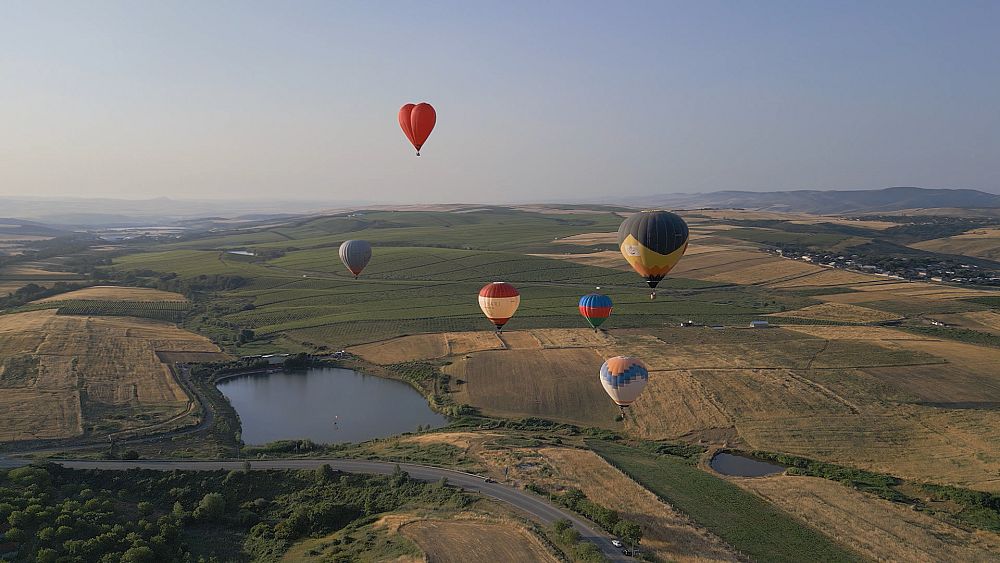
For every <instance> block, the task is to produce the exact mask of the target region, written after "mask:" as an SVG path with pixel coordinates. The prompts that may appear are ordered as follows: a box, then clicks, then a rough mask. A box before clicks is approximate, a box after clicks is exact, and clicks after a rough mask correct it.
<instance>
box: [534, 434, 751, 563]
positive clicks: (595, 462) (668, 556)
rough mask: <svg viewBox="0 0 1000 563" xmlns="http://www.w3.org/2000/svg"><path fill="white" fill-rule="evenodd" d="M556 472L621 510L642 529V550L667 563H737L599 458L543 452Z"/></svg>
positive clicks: (712, 539) (558, 479) (562, 450)
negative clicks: (708, 562)
mask: <svg viewBox="0 0 1000 563" xmlns="http://www.w3.org/2000/svg"><path fill="white" fill-rule="evenodd" d="M539 453H540V454H541V456H542V457H543V458H544V460H545V461H546V462H547V463H548V466H549V467H550V468H552V469H553V470H554V471H555V472H556V477H554V478H553V479H552V480H553V481H555V482H556V483H557V484H559V485H562V486H564V487H575V488H578V489H580V490H582V491H583V492H584V494H586V495H587V497H589V498H590V499H592V500H593V501H594V502H597V503H598V504H601V505H603V506H606V507H608V508H611V509H614V510H617V511H618V512H619V513H620V514H621V515H622V517H623V518H625V519H627V520H631V521H633V522H636V523H638V524H639V525H641V526H642V528H643V538H642V546H643V547H644V548H645V549H646V550H649V551H652V552H653V553H655V554H656V555H657V556H659V557H660V558H662V559H664V560H667V561H734V560H737V559H738V558H737V555H736V554H735V553H734V552H733V551H732V550H730V549H729V548H728V547H727V546H726V545H725V544H724V543H723V542H722V541H721V540H719V538H717V537H715V536H714V535H712V534H711V533H709V532H708V531H706V530H702V529H699V528H697V527H695V526H694V525H693V524H692V523H691V521H690V520H688V518H687V517H686V516H685V515H684V514H682V513H680V512H678V511H677V510H675V509H674V508H673V507H672V506H670V505H668V504H666V503H664V502H662V501H661V500H659V499H658V498H657V497H656V495H654V494H653V493H651V492H649V491H647V490H646V489H644V488H643V487H642V486H641V485H639V484H638V483H636V482H635V481H632V480H631V479H630V478H628V477H627V476H626V475H625V474H624V473H622V472H621V471H618V470H617V469H615V468H614V467H612V466H611V465H609V464H608V463H607V462H605V461H604V460H603V459H601V458H600V457H599V456H598V455H597V454H595V453H593V452H591V451H585V450H574V449H568V448H546V449H543V450H541V451H540V452H539Z"/></svg>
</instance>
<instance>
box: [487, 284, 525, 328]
mask: <svg viewBox="0 0 1000 563" xmlns="http://www.w3.org/2000/svg"><path fill="white" fill-rule="evenodd" d="M520 304H521V294H520V293H518V291H517V288H515V287H514V286H512V285H510V284H509V283H507V282H493V283H488V284H486V285H484V286H483V288H482V289H480V290H479V308H480V309H482V310H483V314H484V315H486V318H487V319H489V320H490V322H492V323H493V324H494V325H495V326H496V327H497V330H500V329H501V328H503V325H505V324H507V321H509V320H510V318H511V317H513V316H514V312H515V311H517V306H518V305H520Z"/></svg>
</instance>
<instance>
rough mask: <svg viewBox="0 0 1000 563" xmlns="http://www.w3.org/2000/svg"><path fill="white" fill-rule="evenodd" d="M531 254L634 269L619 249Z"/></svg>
mask: <svg viewBox="0 0 1000 563" xmlns="http://www.w3.org/2000/svg"><path fill="white" fill-rule="evenodd" d="M529 256H539V257H541V258H552V259H555V260H566V261H567V262H573V263H575V264H583V265H584V266H597V267H600V268H614V269H616V270H628V271H632V267H631V266H629V265H628V262H626V261H625V259H624V258H622V253H621V252H618V251H617V250H602V251H600V252H590V253H587V254H529Z"/></svg>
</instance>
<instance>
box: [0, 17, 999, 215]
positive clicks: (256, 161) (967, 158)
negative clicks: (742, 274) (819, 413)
mask: <svg viewBox="0 0 1000 563" xmlns="http://www.w3.org/2000/svg"><path fill="white" fill-rule="evenodd" d="M998 24H1000V4H997V3H994V2H972V1H969V2H956V3H948V4H938V3H931V2H884V3H879V4H877V5H871V4H868V3H838V4H836V5H828V4H825V3H819V2H771V3H767V4H766V5H759V6H751V5H738V4H729V3H720V2H706V3H699V4H696V5H695V4H683V3H673V2H669V3H668V2H655V3H641V2H632V3H628V4H626V5H624V6H621V5H619V6H614V7H612V6H609V5H606V4H600V3H582V2H580V3H572V4H571V3H568V2H562V3H558V4H557V3H552V4H546V5H536V4H533V3H503V4H499V3H497V4H490V5H480V4H476V5H466V4H463V3H449V2H427V3H421V4H411V3H379V4H370V3H336V4H332V3H319V2H317V3H313V2H298V3H295V4H289V5H281V6H278V5H271V4H267V3H226V2H223V3H217V4H211V5H206V4H203V3H197V2H172V3H164V4H161V5H152V4H142V5H139V4H127V3H119V2H95V3H88V4H86V5H83V4H75V3H69V2H49V3H44V4H43V3H23V4H17V5H12V6H8V7H7V9H6V10H5V16H4V19H3V21H0V64H2V65H3V68H4V69H5V72H4V73H2V74H0V123H3V124H4V126H3V130H2V131H3V134H2V135H0V196H45V197H87V198H113V199H132V200H143V199H152V198H157V197H170V198H171V199H175V200H223V201H224V200H227V199H237V198H238V199H241V200H244V201H254V202H257V201H260V202H266V201H306V202H309V201H329V202H339V201H363V202H370V203H372V204H380V203H399V204H405V203H450V202H467V203H482V202H493V203H512V202H524V203H528V202H539V201H579V200H592V199H594V198H601V197H605V196H612V197H613V196H614V195H615V194H620V195H623V196H628V195H643V194H656V193H703V192H710V191H718V190H747V191H780V190H796V189H879V188H881V187H888V186H921V187H929V188H936V187H940V188H967V189H978V190H982V191H986V192H991V193H1000V161H998V159H996V155H997V154H1000V102H998V101H997V100H998V99H1000V38H998V37H997V36H996V34H995V30H996V29H997V27H998ZM411 101H412V102H418V101H428V102H431V103H432V104H434V105H435V107H436V108H437V111H438V125H437V128H436V129H435V131H434V133H433V134H432V135H431V137H430V139H429V141H428V142H427V144H426V146H425V149H424V151H423V154H424V156H422V157H420V158H416V157H415V156H414V155H413V151H412V148H411V147H410V146H409V145H408V144H407V142H406V141H405V139H404V138H403V135H402V133H401V131H400V130H399V127H398V125H397V123H396V111H397V109H398V108H399V106H400V105H402V104H403V103H406V102H411ZM2 215H3V213H2V212H0V216H2Z"/></svg>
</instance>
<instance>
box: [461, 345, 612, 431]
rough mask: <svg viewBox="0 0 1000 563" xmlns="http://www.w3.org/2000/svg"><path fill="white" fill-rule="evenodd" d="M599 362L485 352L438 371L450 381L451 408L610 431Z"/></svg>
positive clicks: (576, 356)
mask: <svg viewBox="0 0 1000 563" xmlns="http://www.w3.org/2000/svg"><path fill="white" fill-rule="evenodd" d="M504 336H505V337H506V335H504ZM603 362H604V358H602V357H601V356H600V355H599V354H597V352H594V351H593V350H588V349H582V348H574V349H566V350H540V349H536V350H526V349H521V350H489V351H484V352H474V353H472V354H470V355H469V356H468V357H463V358H459V359H456V360H455V362H454V363H452V364H451V365H449V366H446V367H445V368H444V371H445V372H446V373H448V374H449V375H450V376H451V377H452V379H451V384H450V387H451V389H452V390H453V391H454V395H453V397H454V399H455V401H456V402H457V403H465V404H468V405H472V406H475V407H478V408H480V409H482V410H483V412H485V413H488V414H494V415H499V416H507V417H511V418H521V417H525V416H541V417H545V418H549V419H552V420H558V421H563V422H569V423H572V424H579V425H582V426H611V425H614V424H615V423H614V417H615V414H616V413H617V412H618V409H617V407H615V406H614V403H612V402H611V401H610V400H609V399H608V396H607V394H605V392H604V388H602V387H601V383H600V380H599V379H598V370H599V369H600V366H601V364H602V363H603ZM459 379H461V380H463V381H464V383H462V384H459V383H458V382H457V380H459Z"/></svg>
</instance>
